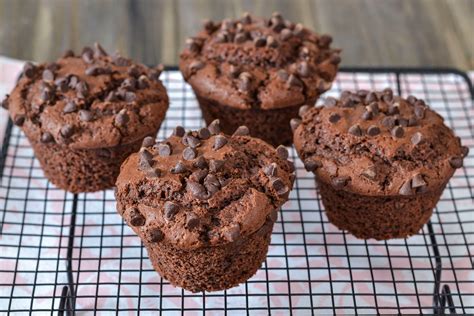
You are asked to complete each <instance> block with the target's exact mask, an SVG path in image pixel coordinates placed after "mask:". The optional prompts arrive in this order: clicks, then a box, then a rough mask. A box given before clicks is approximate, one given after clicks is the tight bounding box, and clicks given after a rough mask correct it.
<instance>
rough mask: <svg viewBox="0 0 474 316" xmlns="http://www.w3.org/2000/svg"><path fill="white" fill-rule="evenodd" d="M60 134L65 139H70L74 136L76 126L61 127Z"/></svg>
mask: <svg viewBox="0 0 474 316" xmlns="http://www.w3.org/2000/svg"><path fill="white" fill-rule="evenodd" d="M60 133H61V135H62V136H63V137H64V138H69V137H71V136H72V135H73V134H74V126H72V125H71V124H66V125H63V127H61V130H60Z"/></svg>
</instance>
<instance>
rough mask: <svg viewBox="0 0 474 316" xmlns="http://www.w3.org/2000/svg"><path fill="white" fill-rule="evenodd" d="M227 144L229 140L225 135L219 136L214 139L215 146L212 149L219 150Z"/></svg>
mask: <svg viewBox="0 0 474 316" xmlns="http://www.w3.org/2000/svg"><path fill="white" fill-rule="evenodd" d="M225 144H227V138H226V137H225V136H223V135H217V136H215V137H214V145H213V146H212V149H214V150H219V149H221V148H222V147H224V146H225Z"/></svg>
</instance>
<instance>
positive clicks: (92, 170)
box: [28, 137, 142, 193]
mask: <svg viewBox="0 0 474 316" xmlns="http://www.w3.org/2000/svg"><path fill="white" fill-rule="evenodd" d="M28 139H29V141H30V144H31V145H32V147H33V150H34V152H35V156H36V158H37V159H38V160H39V162H40V165H41V167H42V169H43V171H44V174H45V176H46V177H47V178H48V179H49V181H51V182H52V183H53V184H54V185H56V186H57V187H59V188H61V189H63V190H66V191H69V192H72V193H80V192H95V191H99V190H104V189H108V188H111V187H113V186H114V185H115V180H116V179H117V177H118V174H119V172H120V165H121V164H122V162H123V161H124V160H125V159H126V158H127V157H128V156H129V155H130V154H131V153H133V152H136V151H138V150H139V149H140V146H141V143H142V140H141V139H140V140H138V141H136V142H134V143H131V144H127V145H120V146H116V147H111V148H99V149H71V148H69V147H68V146H66V145H60V144H57V143H49V144H44V143H41V142H38V141H34V140H33V139H32V138H30V137H28Z"/></svg>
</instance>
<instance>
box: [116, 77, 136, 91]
mask: <svg viewBox="0 0 474 316" xmlns="http://www.w3.org/2000/svg"><path fill="white" fill-rule="evenodd" d="M120 87H121V88H122V89H125V90H128V91H135V90H136V89H137V80H136V79H135V78H127V79H125V80H124V81H122V84H121V85H120Z"/></svg>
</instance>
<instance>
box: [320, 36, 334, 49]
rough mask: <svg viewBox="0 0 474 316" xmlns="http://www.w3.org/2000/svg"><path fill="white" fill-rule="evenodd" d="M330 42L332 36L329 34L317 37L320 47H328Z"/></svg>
mask: <svg viewBox="0 0 474 316" xmlns="http://www.w3.org/2000/svg"><path fill="white" fill-rule="evenodd" d="M331 43H332V37H331V36H329V35H326V34H324V35H321V36H320V37H319V38H318V46H319V47H320V48H328V47H329V45H330V44H331Z"/></svg>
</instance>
